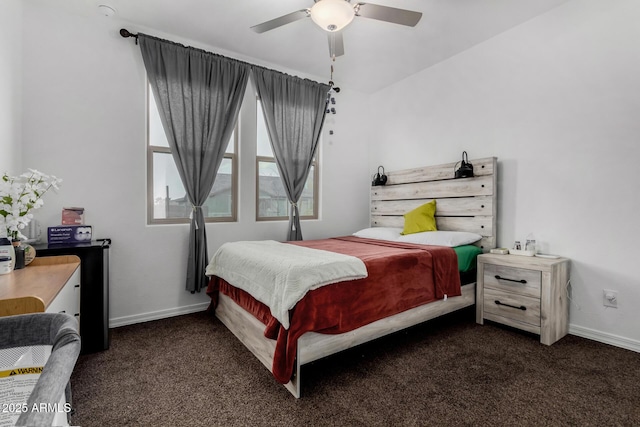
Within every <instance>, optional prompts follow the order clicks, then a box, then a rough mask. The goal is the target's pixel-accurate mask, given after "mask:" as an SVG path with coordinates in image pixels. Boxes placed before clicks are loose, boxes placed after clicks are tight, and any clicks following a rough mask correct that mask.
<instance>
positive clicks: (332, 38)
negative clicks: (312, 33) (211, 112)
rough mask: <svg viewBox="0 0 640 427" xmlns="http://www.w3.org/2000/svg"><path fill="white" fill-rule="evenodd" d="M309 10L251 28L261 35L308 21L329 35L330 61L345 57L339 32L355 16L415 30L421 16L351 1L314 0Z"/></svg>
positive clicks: (410, 12)
mask: <svg viewBox="0 0 640 427" xmlns="http://www.w3.org/2000/svg"><path fill="white" fill-rule="evenodd" d="M314 1H315V4H314V5H313V6H312V7H311V8H309V9H302V10H297V11H295V12H292V13H288V14H286V15H283V16H280V17H279V18H275V19H272V20H270V21H266V22H263V23H262V24H258V25H254V26H253V27H251V29H252V30H253V31H255V32H256V33H264V32H265V31H269V30H273V29H274V28H278V27H281V26H283V25H286V24H289V23H291V22H294V21H298V20H300V19H303V18H309V17H310V18H311V20H312V21H313V22H315V23H316V24H317V25H318V26H319V27H320V28H322V29H323V30H325V31H327V32H328V33H329V55H330V56H331V57H332V58H335V57H336V56H341V55H344V43H343V40H342V32H341V30H342V29H343V28H344V27H346V26H347V25H349V24H350V23H351V21H353V19H354V18H355V17H356V16H358V17H363V18H370V19H376V20H378V21H385V22H391V23H393V24H400V25H406V26H409V27H415V26H416V24H417V23H418V21H420V18H422V13H420V12H414V11H411V10H405V9H397V8H395V7H388V6H380V5H377V4H370V3H362V2H358V3H355V4H351V0H314Z"/></svg>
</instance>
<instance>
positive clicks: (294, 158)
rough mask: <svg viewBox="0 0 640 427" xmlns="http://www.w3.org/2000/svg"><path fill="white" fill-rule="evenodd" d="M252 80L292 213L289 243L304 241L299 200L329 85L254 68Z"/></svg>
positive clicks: (317, 136)
mask: <svg viewBox="0 0 640 427" xmlns="http://www.w3.org/2000/svg"><path fill="white" fill-rule="evenodd" d="M252 74H253V81H254V82H255V84H256V89H257V91H258V97H259V98H260V101H261V102H262V111H263V112H264V119H265V122H266V124H267V132H268V133H269V140H270V141H271V148H272V149H273V154H274V156H275V159H276V164H277V165H278V170H279V172H280V176H281V178H282V183H283V184H284V188H285V191H286V193H287V197H288V199H289V203H291V213H290V215H289V232H288V237H287V239H288V240H302V230H301V229H300V214H299V210H298V205H297V203H298V201H299V200H300V196H301V195H302V190H303V189H304V185H305V183H306V181H307V177H308V175H309V170H310V169H311V165H312V163H313V156H314V155H315V153H316V149H317V148H318V141H319V140H320V132H321V131H322V125H323V123H324V117H325V114H326V108H327V100H328V92H329V89H330V87H329V86H328V85H325V84H322V83H317V82H313V81H311V80H306V79H301V78H299V77H294V76H290V75H287V74H283V73H280V72H277V71H273V70H268V69H264V68H258V67H254V68H253V69H252Z"/></svg>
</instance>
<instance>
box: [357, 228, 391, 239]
mask: <svg viewBox="0 0 640 427" xmlns="http://www.w3.org/2000/svg"><path fill="white" fill-rule="evenodd" d="M401 232H402V228H395V227H371V228H365V229H362V230H360V231H356V232H355V233H353V235H354V236H356V237H364V238H365V239H378V240H398V237H400V233H401Z"/></svg>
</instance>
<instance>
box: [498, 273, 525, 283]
mask: <svg viewBox="0 0 640 427" xmlns="http://www.w3.org/2000/svg"><path fill="white" fill-rule="evenodd" d="M495 277H496V279H498V280H508V281H509V282H516V283H522V284H525V283H527V281H526V280H524V279H520V280H515V279H507V278H506V277H501V276H499V275H497V274H496V276H495Z"/></svg>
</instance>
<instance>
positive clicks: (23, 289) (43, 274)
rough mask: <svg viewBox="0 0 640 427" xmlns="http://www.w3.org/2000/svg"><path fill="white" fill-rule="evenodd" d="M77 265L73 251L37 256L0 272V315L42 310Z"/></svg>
mask: <svg viewBox="0 0 640 427" xmlns="http://www.w3.org/2000/svg"><path fill="white" fill-rule="evenodd" d="M79 267H80V258H78V257H77V256H74V255H68V256H50V257H36V258H35V259H34V260H33V262H31V264H29V265H28V266H27V267H25V268H23V269H21V270H15V271H13V272H12V273H9V274H4V275H0V316H12V315H15V314H25V313H38V312H45V311H46V310H47V307H49V306H50V305H51V303H52V302H53V300H54V299H55V298H56V296H57V295H58V294H59V293H60V291H61V290H62V289H63V288H64V287H65V285H66V284H67V282H69V279H71V276H72V275H73V274H74V273H75V272H76V270H77V269H78V268H79ZM71 314H72V315H73V313H71Z"/></svg>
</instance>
